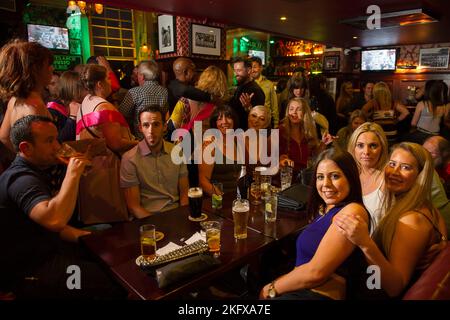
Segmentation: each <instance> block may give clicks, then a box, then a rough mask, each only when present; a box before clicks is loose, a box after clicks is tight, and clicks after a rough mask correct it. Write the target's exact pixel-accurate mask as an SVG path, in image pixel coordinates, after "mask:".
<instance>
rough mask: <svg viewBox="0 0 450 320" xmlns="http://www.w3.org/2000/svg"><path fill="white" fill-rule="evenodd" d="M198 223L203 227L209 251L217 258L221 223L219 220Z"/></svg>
mask: <svg viewBox="0 0 450 320" xmlns="http://www.w3.org/2000/svg"><path fill="white" fill-rule="evenodd" d="M200 225H201V226H202V227H203V229H205V232H206V242H207V243H208V247H209V252H212V253H213V254H214V257H216V258H218V257H219V256H220V229H221V226H222V225H221V223H220V222H219V221H204V222H201V223H200Z"/></svg>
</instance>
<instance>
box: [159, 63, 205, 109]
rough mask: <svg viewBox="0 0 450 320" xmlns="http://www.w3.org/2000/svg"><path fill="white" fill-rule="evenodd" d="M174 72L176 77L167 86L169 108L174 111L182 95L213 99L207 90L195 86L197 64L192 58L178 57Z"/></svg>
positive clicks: (196, 99)
mask: <svg viewBox="0 0 450 320" xmlns="http://www.w3.org/2000/svg"><path fill="white" fill-rule="evenodd" d="M172 68H173V73H174V74H175V77H176V79H175V80H172V81H171V82H170V83H169V86H168V87H167V88H168V89H169V99H168V101H169V109H170V113H172V111H173V108H174V107H175V105H176V104H177V101H178V100H179V99H180V98H181V97H185V98H188V99H192V100H195V101H204V102H209V101H211V95H210V94H209V93H207V92H205V91H202V90H199V89H197V88H195V87H194V86H193V85H194V80H195V64H194V62H192V60H191V59H188V58H184V57H181V58H178V59H176V60H175V61H174V63H173V66H172Z"/></svg>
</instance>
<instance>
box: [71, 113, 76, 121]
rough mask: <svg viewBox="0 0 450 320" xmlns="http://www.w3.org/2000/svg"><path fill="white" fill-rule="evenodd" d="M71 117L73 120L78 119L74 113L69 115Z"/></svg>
mask: <svg viewBox="0 0 450 320" xmlns="http://www.w3.org/2000/svg"><path fill="white" fill-rule="evenodd" d="M69 118H70V119H72V120H77V116H74V115H73V114H71V115H69Z"/></svg>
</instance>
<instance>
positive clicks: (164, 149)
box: [120, 105, 189, 218]
mask: <svg viewBox="0 0 450 320" xmlns="http://www.w3.org/2000/svg"><path fill="white" fill-rule="evenodd" d="M164 116H165V114H164V112H163V111H161V108H159V106H158V105H151V106H145V107H143V108H142V109H141V110H140V111H139V130H140V131H141V133H142V134H143V136H144V139H143V140H141V141H140V142H139V144H138V145H137V146H135V147H134V148H133V149H131V150H129V151H128V152H126V153H125V154H124V155H123V156H122V163H121V167H120V186H121V188H123V189H124V192H125V199H126V202H127V206H128V210H129V211H130V212H131V213H132V214H133V215H134V216H135V217H136V218H143V217H146V216H149V215H151V214H153V213H155V212H161V211H167V210H170V209H174V208H177V207H178V206H179V205H180V206H184V205H187V204H188V203H189V200H188V189H189V181H188V173H187V168H186V164H185V163H182V164H175V163H174V162H173V161H172V158H171V152H172V149H173V147H174V145H173V144H172V143H169V142H167V141H164V140H163V135H164V131H165V129H166V123H165V121H164V119H165V117H164Z"/></svg>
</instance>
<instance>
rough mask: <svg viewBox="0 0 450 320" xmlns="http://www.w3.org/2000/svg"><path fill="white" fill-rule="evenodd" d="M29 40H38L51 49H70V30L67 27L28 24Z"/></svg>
mask: <svg viewBox="0 0 450 320" xmlns="http://www.w3.org/2000/svg"><path fill="white" fill-rule="evenodd" d="M27 29H28V41H30V42H38V43H40V44H41V45H42V46H44V47H46V48H48V49H51V50H66V51H68V50H69V30H68V29H67V28H61V27H53V26H44V25H39V24H28V25H27Z"/></svg>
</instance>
